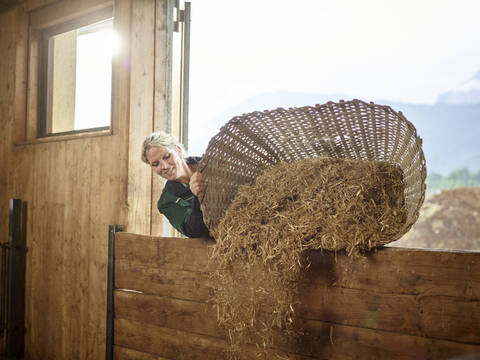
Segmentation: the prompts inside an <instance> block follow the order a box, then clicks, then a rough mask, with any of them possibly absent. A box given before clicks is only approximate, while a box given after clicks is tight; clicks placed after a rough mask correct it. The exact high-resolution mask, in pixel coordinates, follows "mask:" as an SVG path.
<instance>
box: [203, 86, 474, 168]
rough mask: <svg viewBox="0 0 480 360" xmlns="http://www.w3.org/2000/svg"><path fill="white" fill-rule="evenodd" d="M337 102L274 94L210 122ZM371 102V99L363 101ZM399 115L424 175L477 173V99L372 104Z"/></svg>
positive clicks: (320, 96) (326, 97) (251, 100)
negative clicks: (412, 130)
mask: <svg viewBox="0 0 480 360" xmlns="http://www.w3.org/2000/svg"><path fill="white" fill-rule="evenodd" d="M340 99H344V100H351V99H352V97H349V96H345V95H339V94H336V95H325V94H313V93H294V92H275V93H265V94H260V95H257V96H253V97H251V98H249V99H247V100H245V101H244V102H242V103H240V104H237V105H235V106H233V107H231V108H229V109H227V110H225V111H223V112H222V113H220V114H218V116H217V117H216V118H215V120H214V121H213V124H215V126H217V127H218V128H220V126H221V125H222V124H224V123H225V122H227V121H228V120H230V119H231V118H232V117H234V116H237V115H241V114H244V113H248V112H251V111H263V110H271V109H275V108H278V107H283V108H288V107H298V106H305V105H315V104H323V103H325V102H327V101H338V100H340ZM360 99H361V100H364V101H371V99H362V98H360ZM374 102H375V103H377V104H382V105H389V106H391V107H392V108H393V109H394V110H395V111H402V112H403V114H404V115H405V116H406V118H407V119H408V120H410V121H411V122H412V123H413V124H414V125H415V127H416V128H417V132H418V134H419V135H420V137H421V138H422V139H423V150H424V153H425V158H426V161H427V171H428V172H436V173H439V174H442V175H447V174H448V173H450V172H452V171H454V170H457V169H460V168H467V169H469V170H471V171H478V170H479V169H480V99H479V102H478V103H466V104H445V103H435V104H433V105H418V104H408V103H400V102H388V101H374Z"/></svg>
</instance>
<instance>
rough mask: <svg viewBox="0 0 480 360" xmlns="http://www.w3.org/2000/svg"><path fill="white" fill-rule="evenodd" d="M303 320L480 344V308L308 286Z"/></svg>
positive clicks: (303, 292) (300, 311) (442, 299)
mask: <svg viewBox="0 0 480 360" xmlns="http://www.w3.org/2000/svg"><path fill="white" fill-rule="evenodd" d="M299 294H300V301H301V302H302V303H301V304H300V305H299V306H298V307H297V308H296V311H297V315H298V316H300V317H302V318H306V319H314V320H321V321H327V322H332V323H337V324H344V325H352V326H358V327H363V328H370V329H378V330H386V331H392V332H398V333H403V334H409V335H415V336H422V337H428V338H433V339H444V340H451V341H458V342H466V343H477V344H480V303H479V302H478V301H476V300H464V299H458V298H454V297H450V296H415V295H408V294H388V293H386V294H384V293H378V292H372V291H368V290H363V289H348V288H341V287H332V286H328V285H326V284H324V285H323V286H322V285H321V284H302V285H301V287H300V291H299Z"/></svg>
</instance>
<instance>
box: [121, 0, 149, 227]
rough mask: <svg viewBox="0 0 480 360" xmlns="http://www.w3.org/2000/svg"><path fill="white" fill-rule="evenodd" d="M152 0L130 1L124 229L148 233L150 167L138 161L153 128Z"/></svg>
mask: <svg viewBox="0 0 480 360" xmlns="http://www.w3.org/2000/svg"><path fill="white" fill-rule="evenodd" d="M154 30H155V1H154V0H144V1H133V2H132V25H131V83H130V123H129V137H128V153H129V156H128V191H127V193H128V210H129V211H128V220H127V224H126V225H127V227H126V230H127V231H131V232H136V233H140V234H150V233H151V206H152V201H151V199H152V195H151V189H152V170H151V168H150V167H149V166H147V165H146V164H144V163H143V162H141V161H140V154H141V148H142V143H143V140H144V139H145V137H146V136H147V135H148V134H150V133H151V132H152V130H153V93H154V89H153V87H154V76H155V56H154V55H155V54H154V49H155V32H154Z"/></svg>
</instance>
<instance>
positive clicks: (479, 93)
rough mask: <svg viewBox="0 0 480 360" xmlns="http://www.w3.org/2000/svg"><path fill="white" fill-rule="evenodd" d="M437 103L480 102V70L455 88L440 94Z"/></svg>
mask: <svg viewBox="0 0 480 360" xmlns="http://www.w3.org/2000/svg"><path fill="white" fill-rule="evenodd" d="M437 103H438V104H451V105H458V104H474V103H480V70H479V71H478V72H477V73H476V74H475V75H474V76H473V77H472V78H470V79H468V80H467V81H465V82H464V83H463V84H461V85H460V86H458V87H457V88H455V89H452V90H450V91H448V92H446V93H444V94H441V95H440V96H439V97H438V99H437Z"/></svg>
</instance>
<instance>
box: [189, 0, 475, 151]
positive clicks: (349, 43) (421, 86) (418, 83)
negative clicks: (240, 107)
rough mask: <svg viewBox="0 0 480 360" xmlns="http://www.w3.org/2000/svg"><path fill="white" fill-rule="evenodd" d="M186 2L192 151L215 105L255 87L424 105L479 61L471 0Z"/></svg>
mask: <svg viewBox="0 0 480 360" xmlns="http://www.w3.org/2000/svg"><path fill="white" fill-rule="evenodd" d="M191 1H192V22H191V29H192V30H191V31H192V32H191V58H190V121H189V126H190V136H189V138H190V143H189V147H190V149H192V151H194V152H196V153H197V154H201V153H202V152H203V150H204V148H205V147H206V143H205V142H206V140H205V138H210V137H211V136H213V135H215V133H216V132H217V131H218V129H219V126H220V124H219V123H218V119H217V120H215V118H216V117H218V114H220V113H222V112H223V111H224V110H225V109H228V108H229V107H231V106H233V105H235V104H238V103H241V102H242V101H244V100H245V99H248V98H250V97H252V96H255V95H258V94H262V93H268V92H277V91H288V92H303V93H317V94H345V95H348V96H351V97H361V98H364V99H370V100H371V101H375V100H378V99H381V100H384V101H395V102H408V103H417V104H418V103H419V104H432V103H434V102H435V100H436V99H437V97H438V96H439V95H440V94H442V93H444V92H447V91H449V90H451V89H455V88H458V87H460V86H462V84H463V83H464V82H465V81H467V80H468V79H470V78H471V77H472V76H474V75H475V73H477V72H478V70H480V46H479V45H478V44H479V40H478V39H479V37H480V1H477V0H435V1H432V0H416V1H413V0H403V1H393V0H391V1H387V0H383V1H379V0H363V1H354V0H335V1H333V0H330V1H323V0H316V1H315V0H297V1H295V2H293V1H291V0H290V1H286V0H276V1H273V0H256V1H254V0H242V1H234V0H191ZM259 110H264V109H259ZM228 120H229V119H225V121H224V122H226V121H228ZM192 151H191V152H192Z"/></svg>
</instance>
